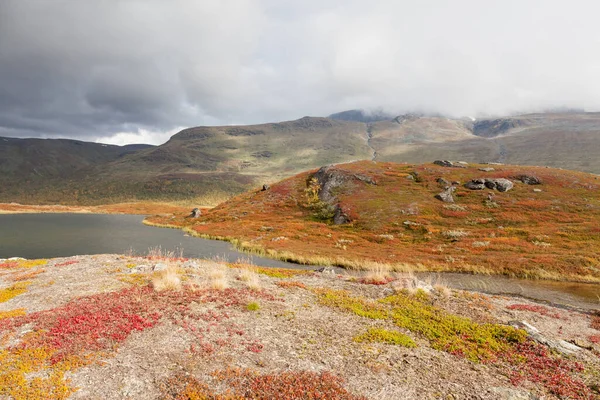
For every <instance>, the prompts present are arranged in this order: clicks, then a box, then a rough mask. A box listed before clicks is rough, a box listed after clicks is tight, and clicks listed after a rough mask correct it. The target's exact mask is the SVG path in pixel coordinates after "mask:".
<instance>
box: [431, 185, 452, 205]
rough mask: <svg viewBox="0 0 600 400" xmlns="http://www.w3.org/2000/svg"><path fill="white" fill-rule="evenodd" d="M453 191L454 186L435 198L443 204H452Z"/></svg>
mask: <svg viewBox="0 0 600 400" xmlns="http://www.w3.org/2000/svg"><path fill="white" fill-rule="evenodd" d="M455 190H456V188H455V187H454V186H450V187H449V188H447V189H446V190H444V191H443V192H441V193H438V194H436V195H435V198H436V199H438V200H441V201H443V202H444V203H454V197H452V193H454V191H455Z"/></svg>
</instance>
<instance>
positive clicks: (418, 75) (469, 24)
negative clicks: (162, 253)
mask: <svg viewBox="0 0 600 400" xmlns="http://www.w3.org/2000/svg"><path fill="white" fill-rule="evenodd" d="M599 13H600V5H598V4H597V3H596V2H593V1H571V2H568V3H566V2H563V1H555V0H546V1H537V0H521V1H513V0H505V1H502V2H482V1H474V0H473V1H472V0H456V1H452V2H449V1H445V0H423V1H419V2H414V1H411V2H408V1H393V0H389V1H369V2H366V1H357V0H346V1H323V0H321V1H316V0H305V1H302V2H292V1H281V0H262V1H260V0H256V1H253V0H223V1H218V2H216V1H196V0H172V1H158V0H156V1H153V0H114V1H95V2H82V1H77V0H47V1H41V0H39V1H35V0H33V1H27V2H25V1H22V0H4V1H1V2H0V136H14V137H67V138H78V139H82V140H102V141H105V142H111V143H120V144H122V143H130V142H141V141H146V142H148V141H151V142H153V143H160V142H163V141H165V140H166V139H167V138H168V136H169V135H170V134H172V133H173V131H174V130H175V129H177V128H179V127H186V126H195V125H223V124H250V123H260V122H271V121H279V120H286V119H295V118H299V117H301V116H304V115H327V114H329V113H333V112H337V111H342V110H345V109H350V108H366V109H369V108H376V107H383V109H384V110H386V111H389V112H392V113H400V112H406V111H414V110H417V111H427V112H436V113H443V114H447V115H452V116H467V115H469V116H472V115H482V114H506V113H515V112H522V111H531V110H542V109H546V108H552V107H561V106H566V107H573V108H585V109H586V110H598V109H600V79H598V71H600V53H599V52H598V50H597V49H599V48H600V28H598V25H597V22H596V21H595V20H596V16H597V15H598V14H599Z"/></svg>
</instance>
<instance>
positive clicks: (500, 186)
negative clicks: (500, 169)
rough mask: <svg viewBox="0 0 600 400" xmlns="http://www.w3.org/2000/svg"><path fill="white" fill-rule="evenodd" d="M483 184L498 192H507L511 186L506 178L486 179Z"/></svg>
mask: <svg viewBox="0 0 600 400" xmlns="http://www.w3.org/2000/svg"><path fill="white" fill-rule="evenodd" d="M485 186H486V187H487V188H489V189H495V190H497V191H499V192H507V191H509V190H510V189H512V188H513V186H514V185H513V183H512V182H511V181H509V180H508V179H506V178H497V179H486V180H485Z"/></svg>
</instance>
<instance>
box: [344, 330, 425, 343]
mask: <svg viewBox="0 0 600 400" xmlns="http://www.w3.org/2000/svg"><path fill="white" fill-rule="evenodd" d="M354 341H355V342H359V343H363V342H367V343H372V342H379V343H387V344H395V345H399V346H403V347H409V348H414V347H417V344H416V343H415V342H414V341H413V340H412V339H411V338H410V337H409V336H406V335H405V334H403V333H400V332H397V331H388V330H387V329H381V328H369V329H368V330H367V331H366V332H365V333H363V334H361V335H358V336H355V337H354Z"/></svg>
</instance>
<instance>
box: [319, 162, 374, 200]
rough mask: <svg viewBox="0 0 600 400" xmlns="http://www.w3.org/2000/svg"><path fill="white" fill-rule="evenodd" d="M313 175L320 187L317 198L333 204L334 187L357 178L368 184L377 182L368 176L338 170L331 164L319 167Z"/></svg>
mask: <svg viewBox="0 0 600 400" xmlns="http://www.w3.org/2000/svg"><path fill="white" fill-rule="evenodd" d="M313 177H314V178H316V179H317V182H319V186H320V187H321V189H320V190H319V199H320V200H321V201H324V202H326V203H329V204H333V203H334V202H335V201H336V196H335V194H334V193H333V192H334V189H336V188H338V187H340V186H342V185H343V184H344V183H346V182H348V181H351V180H358V181H361V182H365V183H367V184H370V185H376V184H377V183H376V182H375V180H374V179H373V178H371V177H369V176H366V175H361V174H352V173H348V172H345V171H340V170H338V169H336V168H335V167H334V166H331V165H329V166H326V167H321V168H319V170H318V171H317V172H316V173H315V174H314V175H313Z"/></svg>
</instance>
